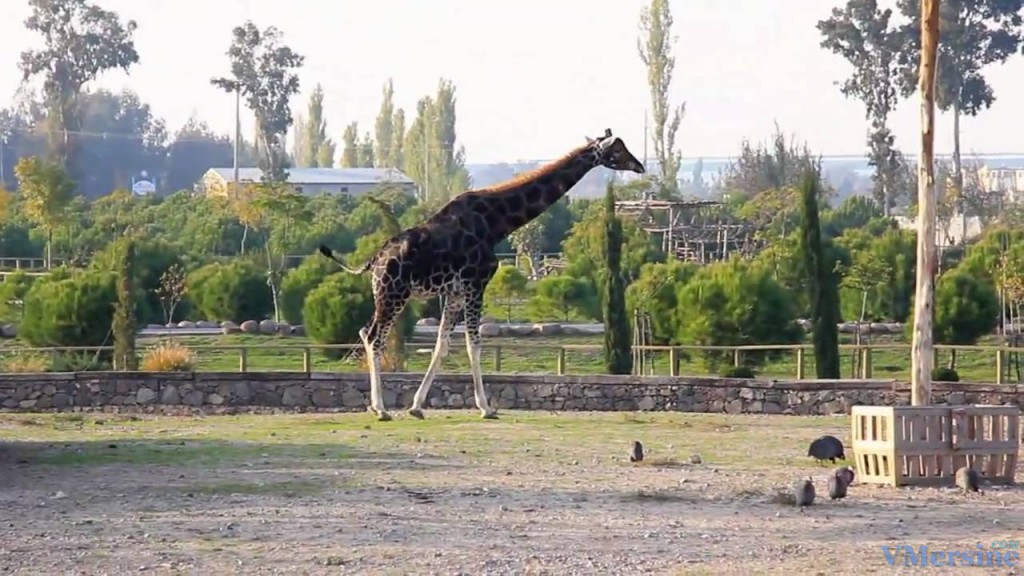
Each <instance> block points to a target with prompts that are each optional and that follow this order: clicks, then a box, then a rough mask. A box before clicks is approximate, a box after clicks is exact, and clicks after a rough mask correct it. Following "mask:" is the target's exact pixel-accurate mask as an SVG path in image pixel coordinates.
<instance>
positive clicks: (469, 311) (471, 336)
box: [466, 295, 498, 420]
mask: <svg viewBox="0 0 1024 576" xmlns="http://www.w3.org/2000/svg"><path fill="white" fill-rule="evenodd" d="M482 308H483V300H482V295H478V296H475V297H473V298H471V299H470V300H469V302H468V303H467V304H466V351H467V352H468V353H469V370H470V374H472V376H473V396H474V397H475V399H476V407H477V408H479V409H480V416H481V417H483V418H485V419H487V420H494V419H497V418H498V411H497V410H494V409H491V407H490V405H489V404H488V403H487V391H486V390H484V376H483V370H482V369H481V367H480V314H481V312H482Z"/></svg>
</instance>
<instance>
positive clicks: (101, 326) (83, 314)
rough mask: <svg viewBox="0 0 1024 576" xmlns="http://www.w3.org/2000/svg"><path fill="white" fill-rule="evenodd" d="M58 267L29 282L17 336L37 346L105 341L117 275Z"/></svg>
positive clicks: (103, 343)
mask: <svg viewBox="0 0 1024 576" xmlns="http://www.w3.org/2000/svg"><path fill="white" fill-rule="evenodd" d="M59 271H60V269H57V270H55V271H54V273H53V274H51V275H50V276H48V277H46V278H44V279H41V280H38V281H36V282H35V283H33V284H32V287H31V288H30V289H29V291H28V293H27V294H26V295H25V312H24V317H23V319H22V323H21V326H19V334H18V336H19V337H20V338H22V339H23V340H25V341H26V342H27V343H28V344H29V345H30V346H39V347H44V346H52V347H71V346H103V345H107V344H109V338H110V333H111V330H110V328H111V323H112V320H113V317H114V302H116V301H117V291H116V288H115V284H116V276H117V275H116V274H115V273H113V272H79V271H76V272H71V271H70V270H65V271H64V272H62V273H61V272H59Z"/></svg>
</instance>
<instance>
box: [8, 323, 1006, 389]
mask: <svg viewBox="0 0 1024 576" xmlns="http://www.w3.org/2000/svg"><path fill="white" fill-rule="evenodd" d="M163 339H165V340H166V339H167V338H163ZM173 340H174V341H176V342H178V343H180V344H183V345H185V346H188V347H190V348H192V349H193V350H194V352H195V355H196V361H197V368H196V369H197V370H202V371H236V370H238V369H239V364H240V361H239V360H240V358H239V357H240V355H241V352H240V350H239V348H241V347H245V348H247V350H246V352H245V355H246V369H247V370H251V371H301V370H302V369H303V355H304V347H308V346H315V344H313V343H312V342H311V341H310V340H309V339H308V338H304V337H296V336H262V335H260V336H254V335H242V334H239V335H230V336H181V337H176V338H174V339H173ZM158 342H159V339H153V338H146V339H142V340H140V342H139V348H140V349H141V350H143V351H145V349H146V348H148V347H151V346H153V345H155V344H156V343H158ZM842 342H843V343H844V344H848V343H852V342H851V341H850V339H849V338H848V337H844V338H842ZM874 342H875V343H879V344H889V343H900V341H899V340H898V339H896V338H894V337H889V338H876V339H875V340H874ZM601 345H602V337H601V336H556V337H525V338H523V337H520V338H488V339H486V340H485V351H484V356H483V369H484V372H487V373H494V372H499V371H500V372H501V373H518V374H553V373H556V372H557V368H558V362H559V354H560V350H561V349H562V347H567V348H565V352H564V359H565V373H567V374H601V373H603V372H604V367H603V362H602V356H603V353H602V351H601ZM18 346H19V344H18V343H17V342H16V341H5V342H4V344H3V347H2V348H0V356H4V357H6V358H4V360H6V359H8V358H10V356H11V352H12V349H13V348H16V347H18ZM577 346H584V347H590V348H589V349H578V348H575V347H577ZM432 349H433V345H432V344H431V343H426V342H424V343H416V344H410V345H409V347H408V350H409V359H408V362H407V370H408V371H410V372H423V371H425V370H426V368H427V363H428V362H429V361H430V352H431V351H432ZM331 353H333V354H334V355H335V356H337V354H338V353H337V352H336V351H332V352H331ZM331 353H328V352H325V351H322V350H316V349H312V350H311V352H310V359H311V362H312V369H313V370H315V371H339V372H361V371H362V370H363V366H362V363H361V361H360V359H359V358H358V357H353V358H341V359H337V358H331V357H329V354H331ZM344 354H345V353H344V352H343V353H342V355H344ZM80 356H84V355H82V354H80ZM358 356H361V351H360V352H359V353H358ZM498 356H500V370H496V362H495V361H496V358H497V357H498ZM650 357H651V360H650V362H651V364H650V366H652V367H653V373H654V374H657V375H668V374H669V363H668V353H667V352H652V353H650ZM796 360H797V359H796V353H795V352H785V353H780V355H779V356H778V357H777V358H775V359H774V360H771V361H768V362H767V363H765V364H763V365H762V366H760V367H758V368H756V370H757V374H758V375H759V376H762V377H766V378H779V379H783V378H794V377H795V376H796V374H797V366H796V364H797V362H796ZM938 360H939V365H945V364H946V363H947V362H948V352H942V353H940V354H939V358H938ZM853 362H854V358H853V352H852V351H843V353H842V371H843V372H842V374H843V376H844V377H852V376H853V370H854V366H853ZM731 363H732V359H731V355H727V358H726V359H725V365H723V366H722V367H720V368H718V369H717V370H712V369H711V368H709V367H708V366H707V365H706V364H705V363H704V362H703V360H702V358H701V356H700V355H699V353H698V354H692V355H691V357H689V358H687V357H686V356H685V355H683V356H681V366H680V373H681V374H689V375H701V374H717V373H721V372H722V371H723V370H724V368H725V367H727V366H728V365H731ZM872 367H873V376H874V377H875V378H883V379H888V378H894V379H903V380H906V379H909V377H910V356H909V350H876V351H874V352H873V354H872ZM468 371H469V362H468V358H467V355H466V352H465V346H464V340H463V338H462V337H461V336H460V335H455V336H454V337H453V339H452V344H451V347H450V349H449V354H448V357H447V358H446V359H445V360H444V364H443V366H442V372H448V373H467V372H468ZM957 371H958V372H959V374H960V377H961V380H963V381H971V382H993V381H995V358H994V354H993V353H992V352H983V351H961V352H959V354H958V358H957ZM647 373H651V371H650V370H648V372H647ZM804 374H805V377H808V378H811V377H813V376H814V358H813V354H811V353H810V351H807V352H806V353H805V354H804ZM1013 380H1015V378H1009V379H1008V381H1013Z"/></svg>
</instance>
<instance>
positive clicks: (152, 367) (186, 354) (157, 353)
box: [142, 342, 195, 372]
mask: <svg viewBox="0 0 1024 576" xmlns="http://www.w3.org/2000/svg"><path fill="white" fill-rule="evenodd" d="M194 367H195V354H193V353H192V350H190V349H189V348H188V347H187V346H183V345H181V344H178V343H177V342H161V343H160V344H157V345H156V346H154V347H152V348H150V349H149V350H146V353H145V355H143V357H142V370H144V371H146V372H191V371H192V370H193V368H194Z"/></svg>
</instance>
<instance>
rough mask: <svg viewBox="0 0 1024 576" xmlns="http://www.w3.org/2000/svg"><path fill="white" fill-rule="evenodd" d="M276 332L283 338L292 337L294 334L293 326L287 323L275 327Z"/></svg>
mask: <svg viewBox="0 0 1024 576" xmlns="http://www.w3.org/2000/svg"><path fill="white" fill-rule="evenodd" d="M274 330H275V331H276V332H277V333H278V334H280V335H281V336H291V334H292V326H291V324H288V323H287V322H281V323H280V324H278V325H277V326H275V327H274Z"/></svg>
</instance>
